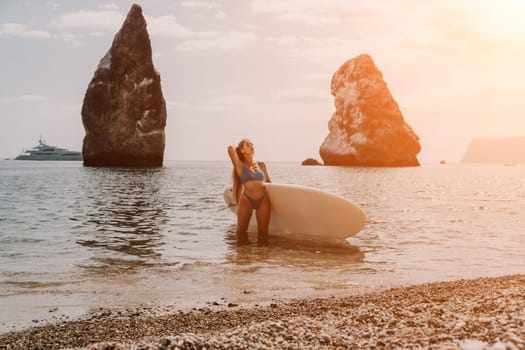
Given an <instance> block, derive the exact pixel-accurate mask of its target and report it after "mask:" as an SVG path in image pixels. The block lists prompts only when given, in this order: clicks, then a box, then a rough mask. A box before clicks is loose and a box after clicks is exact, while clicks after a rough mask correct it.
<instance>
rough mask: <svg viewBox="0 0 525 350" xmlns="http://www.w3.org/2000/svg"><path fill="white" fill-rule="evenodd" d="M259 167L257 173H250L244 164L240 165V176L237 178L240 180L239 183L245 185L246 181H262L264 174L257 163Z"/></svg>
mask: <svg viewBox="0 0 525 350" xmlns="http://www.w3.org/2000/svg"><path fill="white" fill-rule="evenodd" d="M257 164H258V166H259V171H258V172H253V171H251V170H250V169H249V168H248V166H247V165H246V164H244V163H242V174H241V176H239V178H240V179H241V183H245V182H248V181H264V173H263V172H262V170H261V164H260V163H257Z"/></svg>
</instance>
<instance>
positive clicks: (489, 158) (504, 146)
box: [461, 137, 525, 164]
mask: <svg viewBox="0 0 525 350" xmlns="http://www.w3.org/2000/svg"><path fill="white" fill-rule="evenodd" d="M461 161H462V162H465V163H511V164H512V163H525V137H508V138H504V139H499V140H490V139H474V140H472V141H471V142H470V144H469V146H468V149H467V151H466V152H465V155H464V156H463V159H462V160H461Z"/></svg>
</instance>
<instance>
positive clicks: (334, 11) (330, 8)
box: [250, 0, 375, 26]
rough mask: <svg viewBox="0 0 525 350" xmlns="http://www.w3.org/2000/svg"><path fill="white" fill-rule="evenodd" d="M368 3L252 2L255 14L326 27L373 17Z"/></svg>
mask: <svg viewBox="0 0 525 350" xmlns="http://www.w3.org/2000/svg"><path fill="white" fill-rule="evenodd" d="M368 6H370V5H367V3H366V2H364V1H363V2H361V1H355V0H354V1H347V0H307V1H305V0H252V1H251V2H250V8H251V10H252V11H253V12H255V13H263V14H270V15H274V16H275V18H276V19H278V20H280V21H284V22H293V23H300V24H305V25H310V26H325V25H330V24H338V23H342V22H346V21H348V19H352V18H353V17H364V16H371V15H373V14H374V13H375V11H374V10H373V9H371V8H369V7H368Z"/></svg>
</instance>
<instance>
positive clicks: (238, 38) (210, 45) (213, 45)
mask: <svg viewBox="0 0 525 350" xmlns="http://www.w3.org/2000/svg"><path fill="white" fill-rule="evenodd" d="M257 40H258V37H257V35H255V34H253V33H250V32H239V31H230V32H226V33H221V34H219V35H217V36H216V37H213V38H206V39H197V40H187V41H184V42H182V43H181V44H180V45H178V46H177V47H176V51H202V50H220V51H230V50H242V49H243V48H244V47H246V46H248V45H250V44H252V43H254V42H256V41H257Z"/></svg>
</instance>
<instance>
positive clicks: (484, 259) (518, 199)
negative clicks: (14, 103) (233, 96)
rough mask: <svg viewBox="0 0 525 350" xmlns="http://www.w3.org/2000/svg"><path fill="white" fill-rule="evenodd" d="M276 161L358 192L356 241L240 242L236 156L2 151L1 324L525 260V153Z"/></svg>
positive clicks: (309, 180) (506, 269)
mask: <svg viewBox="0 0 525 350" xmlns="http://www.w3.org/2000/svg"><path fill="white" fill-rule="evenodd" d="M268 167H269V171H270V175H271V177H272V179H273V181H274V182H279V183H291V184H301V185H306V186H312V187H316V188H319V189H322V190H326V191H329V192H332V193H335V194H338V195H341V196H343V197H345V198H347V199H349V200H351V201H352V202H354V203H355V204H357V205H358V206H360V207H361V208H362V210H363V211H364V212H365V213H366V215H367V224H366V226H365V228H364V229H363V230H362V231H361V232H360V233H359V234H357V235H356V236H354V237H352V238H350V239H348V240H347V241H346V242H339V243H334V242H331V243H330V244H328V243H326V242H320V241H318V240H313V239H310V240H305V239H301V238H300V237H281V236H273V237H272V236H271V240H270V245H269V246H268V247H258V246H257V245H256V244H255V243H254V244H251V245H249V246H245V247H237V246H236V245H235V233H234V231H235V218H234V216H233V214H232V213H231V212H230V211H229V210H228V209H227V208H226V207H225V205H224V203H223V199H222V192H223V190H224V188H225V187H226V186H227V185H228V184H229V182H230V171H231V170H230V165H229V163H227V162H167V163H166V165H165V166H164V167H162V168H156V169H126V168H84V167H82V165H81V163H79V162H32V161H0V303H1V304H2V309H3V312H2V313H0V331H7V330H11V329H15V328H17V327H20V326H25V325H28V324H38V323H37V322H36V321H39V320H43V319H50V318H55V319H57V318H59V317H60V315H67V316H71V317H72V316H76V315H79V314H81V313H83V312H85V311H87V310H88V309H90V308H96V307H99V306H103V307H108V306H111V307H131V306H148V305H149V306H151V305H175V306H176V307H180V308H188V307H201V306H205V305H207V303H210V302H217V303H219V304H227V303H228V302H234V303H241V304H242V303H265V302H269V301H271V300H272V299H273V298H293V297H304V296H329V295H340V294H352V293H358V292H363V291H369V290H375V289H378V288H387V287H393V286H402V285H407V284H415V283H421V282H431V281H438V280H452V279H459V278H472V277H480V276H498V275H504V274H513V273H525V264H524V262H525V259H524V256H525V236H524V235H523V228H522V227H523V221H524V219H525V185H524V182H523V178H525V166H519V165H518V166H503V165H500V164H490V165H486V164H483V165H479V164H455V165H454V164H448V165H423V166H421V167H416V168H345V167H301V166H299V165H297V164H292V163H271V162H270V163H268ZM251 238H252V241H255V238H254V237H251ZM33 320H34V322H32V321H33Z"/></svg>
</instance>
